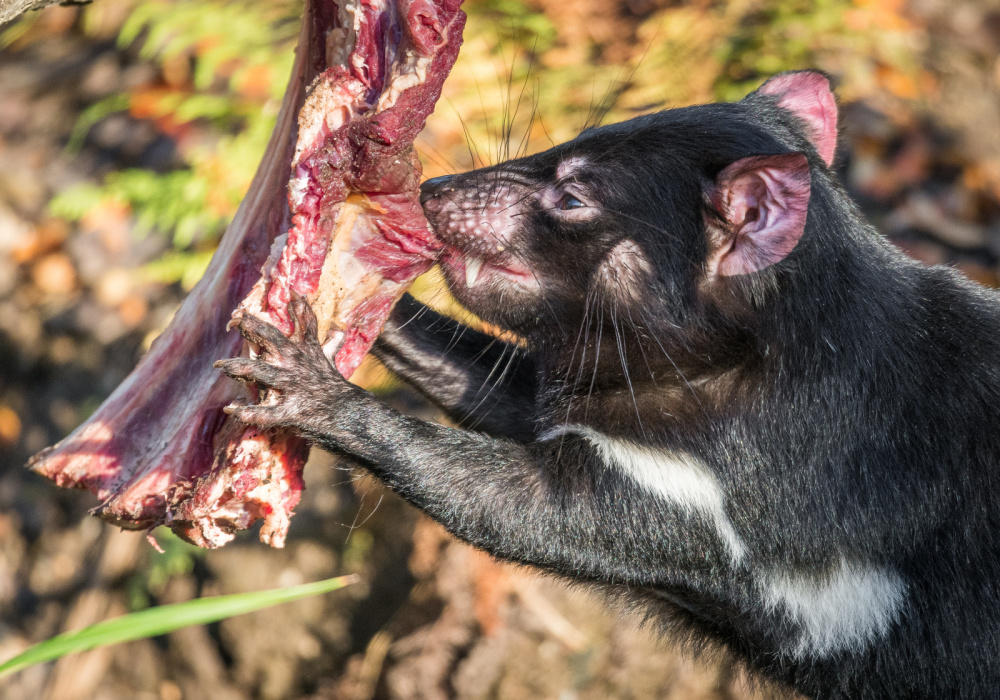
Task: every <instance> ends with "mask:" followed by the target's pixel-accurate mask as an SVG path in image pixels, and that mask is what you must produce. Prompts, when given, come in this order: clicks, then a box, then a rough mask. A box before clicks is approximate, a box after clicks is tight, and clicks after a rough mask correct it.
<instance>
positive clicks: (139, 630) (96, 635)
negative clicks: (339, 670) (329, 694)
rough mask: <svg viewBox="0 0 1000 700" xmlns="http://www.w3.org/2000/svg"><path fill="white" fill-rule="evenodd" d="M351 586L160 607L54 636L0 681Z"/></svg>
mask: <svg viewBox="0 0 1000 700" xmlns="http://www.w3.org/2000/svg"><path fill="white" fill-rule="evenodd" d="M352 582H353V579H352V578H351V577H347V576H342V577H339V578H331V579H326V580H325V581H317V582H315V583H304V584H302V585H299V586H289V587H286V588H275V589H272V590H267V591H255V592H253V593H235V594H232V595H221V596H213V597H210V598H198V599H196V600H189V601H187V602H184V603H175V604H173V605H161V606H158V607H155V608H149V609H148V610H142V611H140V612H135V613H130V614H128V615H122V616H121V617H116V618H113V619H111V620H105V621H104V622H99V623H97V624H96V625H91V626H90V627H85V628H84V629H82V630H77V631H74V632H66V633H64V634H60V635H58V636H56V637H53V638H52V639H48V640H46V641H44V642H40V643H39V644H35V645H34V646H31V647H28V649H27V650H25V651H24V652H23V653H21V654H19V655H17V656H15V657H14V658H13V659H10V660H9V661H7V662H6V663H4V664H3V665H0V677H3V676H5V675H8V674H11V673H14V672H16V671H20V670H22V669H25V668H27V667H29V666H34V665H35V664H40V663H44V662H46V661H52V660H54V659H58V658H60V657H62V656H65V655H67V654H74V653H77V652H81V651H89V650H90V649H96V648H97V647H103V646H108V645H110V644H120V643H122V642H130V641H133V640H136V639H145V638H146V637H155V636H158V635H161V634H166V633H168V632H173V631H174V630H178V629H181V628H184V627H190V626H192V625H206V624H209V623H212V622H218V621H219V620H224V619H226V618H229V617H235V616H236V615H244V614H246V613H249V612H254V611H256V610H262V609H264V608H269V607H272V606H275V605H280V604H281V603H290V602H292V601H295V600H300V599H302V598H307V597H310V596H314V595H320V594H322V593H329V592H331V591H335V590H338V589H340V588H343V587H344V586H346V585H348V584H350V583H352Z"/></svg>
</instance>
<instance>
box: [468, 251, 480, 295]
mask: <svg viewBox="0 0 1000 700" xmlns="http://www.w3.org/2000/svg"><path fill="white" fill-rule="evenodd" d="M481 269H483V259H482V258H475V257H473V256H471V255H467V256H465V286H466V287H468V288H469V289H472V288H473V287H475V286H476V280H477V279H479V271H480V270H481Z"/></svg>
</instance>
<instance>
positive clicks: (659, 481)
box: [542, 425, 746, 562]
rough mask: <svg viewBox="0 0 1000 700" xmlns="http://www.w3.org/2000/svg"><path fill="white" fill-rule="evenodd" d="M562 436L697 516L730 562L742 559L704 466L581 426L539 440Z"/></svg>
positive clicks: (741, 548) (743, 550)
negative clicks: (573, 437) (584, 444)
mask: <svg viewBox="0 0 1000 700" xmlns="http://www.w3.org/2000/svg"><path fill="white" fill-rule="evenodd" d="M564 433H578V434H579V435H581V436H582V437H584V438H586V439H587V441H588V442H590V443H591V444H592V445H594V447H596V448H597V451H598V453H599V454H600V456H601V458H602V459H603V460H604V461H605V462H607V463H608V464H610V465H614V466H616V467H618V468H619V469H620V470H621V471H622V472H623V473H624V474H625V475H626V476H628V477H630V478H631V479H632V480H634V481H635V482H636V483H638V484H639V485H640V486H641V487H642V488H644V489H645V490H646V491H648V492H650V493H652V494H653V495H656V496H659V497H661V498H664V499H666V500H668V501H670V502H671V503H674V504H675V505H678V506H680V507H681V508H683V509H684V510H685V511H687V512H688V513H695V512H697V513H699V514H700V515H702V516H703V517H705V518H707V519H708V520H709V521H710V522H711V523H712V524H713V525H714V526H715V530H716V533H717V534H718V535H719V537H720V538H722V541H723V542H724V543H725V544H726V547H727V548H728V549H729V554H730V556H731V557H732V560H733V561H734V562H739V561H741V560H742V559H743V557H744V556H745V555H746V546H745V545H744V544H743V540H741V539H740V536H739V535H738V534H737V533H736V530H735V529H734V528H733V524H732V523H731V522H729V518H728V517H727V516H726V510H725V498H724V495H723V493H722V488H721V487H720V486H719V482H718V481H717V480H716V478H715V477H714V476H713V475H712V473H711V472H710V471H709V470H708V467H706V466H705V465H704V464H702V463H701V462H700V461H699V460H697V459H695V458H693V457H691V456H690V455H685V454H678V453H674V452H668V451H666V450H660V449H655V448H651V447H643V446H641V445H636V444H635V443H633V442H630V441H628V440H621V439H618V438H613V437H609V436H607V435H604V434H603V433H600V432H598V431H596V430H593V429H591V428H588V427H586V426H582V425H568V426H563V427H561V428H557V429H555V430H553V431H550V432H548V433H546V434H545V435H543V436H542V439H543V440H548V439H551V438H554V437H557V436H559V435H562V434H564Z"/></svg>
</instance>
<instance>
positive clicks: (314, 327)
mask: <svg viewBox="0 0 1000 700" xmlns="http://www.w3.org/2000/svg"><path fill="white" fill-rule="evenodd" d="M288 314H289V316H291V318H292V323H293V324H294V330H293V331H292V340H293V341H294V342H296V343H302V344H304V343H305V342H306V341H311V342H315V343H319V337H318V336H319V323H318V321H317V320H316V314H315V312H314V311H313V310H312V307H311V306H310V305H309V302H307V301H306V300H305V297H302V296H300V295H299V294H298V293H297V292H295V291H293V292H292V300H291V302H290V303H289V304H288Z"/></svg>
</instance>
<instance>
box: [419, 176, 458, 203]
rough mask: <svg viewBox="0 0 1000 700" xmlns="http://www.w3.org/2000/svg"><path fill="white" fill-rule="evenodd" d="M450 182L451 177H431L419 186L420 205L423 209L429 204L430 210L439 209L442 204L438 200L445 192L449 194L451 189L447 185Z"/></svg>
mask: <svg viewBox="0 0 1000 700" xmlns="http://www.w3.org/2000/svg"><path fill="white" fill-rule="evenodd" d="M451 180H452V176H451V175H442V176H441V177H432V178H431V179H430V180H425V181H424V183H423V184H422V185H420V204H422V205H423V206H424V207H427V206H428V204H429V205H430V207H431V209H440V208H441V204H443V202H441V200H440V199H439V198H440V197H441V195H442V194H444V193H445V192H451V191H452V189H453V188H452V187H451V186H450V185H449V184H448V183H450V182H451Z"/></svg>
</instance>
